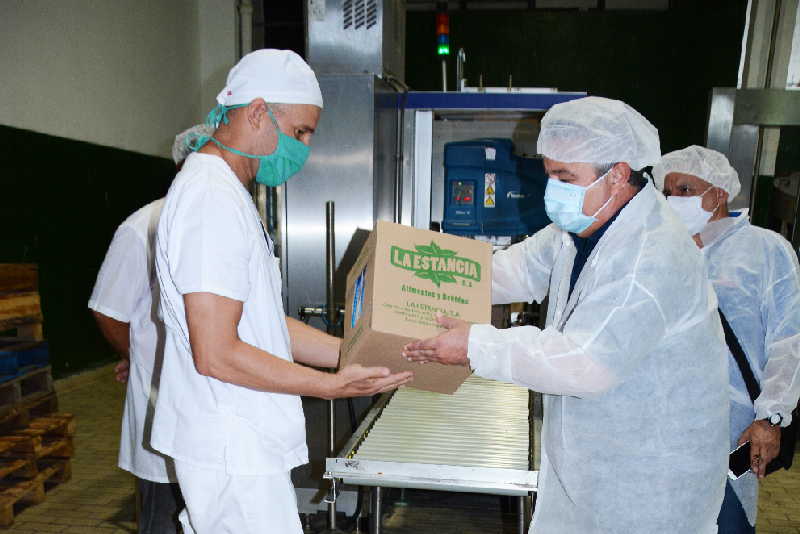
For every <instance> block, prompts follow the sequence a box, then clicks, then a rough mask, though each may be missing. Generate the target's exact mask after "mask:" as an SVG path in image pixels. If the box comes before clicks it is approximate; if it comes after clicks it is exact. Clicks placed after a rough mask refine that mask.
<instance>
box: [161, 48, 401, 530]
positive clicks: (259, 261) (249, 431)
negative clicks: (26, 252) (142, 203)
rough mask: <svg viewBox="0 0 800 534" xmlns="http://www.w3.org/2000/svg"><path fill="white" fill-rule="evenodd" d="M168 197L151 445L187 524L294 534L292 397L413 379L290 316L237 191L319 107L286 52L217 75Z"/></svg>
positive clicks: (311, 80)
mask: <svg viewBox="0 0 800 534" xmlns="http://www.w3.org/2000/svg"><path fill="white" fill-rule="evenodd" d="M217 103H218V105H217V107H216V108H214V110H212V112H211V113H210V114H209V121H208V122H209V123H211V124H212V125H213V126H215V128H216V130H215V132H214V134H213V136H210V137H209V136H201V137H198V138H197V139H195V140H194V141H193V142H192V146H193V147H194V148H195V149H197V152H196V153H194V154H191V155H190V156H189V157H188V158H186V162H185V164H184V166H183V169H182V170H181V172H180V173H179V174H178V175H177V176H176V177H175V180H174V181H173V183H172V187H171V188H170V190H169V193H168V194H167V198H166V201H165V203H164V208H163V210H162V214H161V221H160V223H159V227H158V237H157V243H156V270H157V273H158V281H159V286H160V288H161V304H160V309H161V313H162V316H163V319H164V324H165V326H166V330H167V338H166V346H165V349H164V366H163V369H162V372H161V383H160V390H159V395H158V400H157V403H156V410H155V417H154V421H153V433H152V438H151V445H152V446H153V448H155V449H156V450H158V451H160V452H162V453H164V454H166V455H168V456H170V457H171V458H172V459H173V460H174V462H175V471H176V474H177V477H178V482H179V484H180V487H181V491H182V493H183V497H184V499H185V501H186V508H185V509H184V510H183V511H182V512H181V514H180V521H181V524H182V526H183V529H184V532H185V533H187V534H189V533H199V534H223V533H236V534H255V533H258V534H264V533H275V534H299V533H301V532H302V528H301V526H300V521H299V518H298V512H297V503H296V499H295V493H294V488H293V487H292V484H291V480H290V478H289V471H290V470H291V469H292V468H293V467H295V466H298V465H301V464H303V463H306V462H307V461H308V449H307V447H306V442H305V438H306V436H305V420H304V417H303V410H302V405H301V402H300V395H311V396H316V397H322V398H327V399H331V398H337V397H346V396H360V395H372V394H374V393H378V392H381V391H386V390H389V389H392V388H395V387H398V386H399V385H402V384H403V383H405V382H407V381H408V380H409V379H410V378H411V374H410V373H403V374H396V375H392V374H390V372H389V370H388V369H385V368H364V367H361V366H357V365H355V366H347V367H344V368H343V369H341V370H339V372H338V373H335V374H332V373H326V372H322V371H318V370H315V369H313V368H311V367H307V366H304V365H299V364H297V363H294V362H295V361H296V362H301V363H304V364H307V365H311V366H314V367H336V366H337V364H338V357H339V342H340V340H339V339H338V338H335V337H332V336H328V335H327V334H324V333H322V332H320V331H319V330H316V329H314V328H311V327H309V326H306V325H305V324H303V323H301V322H299V321H296V320H293V319H291V318H288V317H286V316H285V314H284V310H283V303H282V299H281V277H280V270H279V268H278V264H277V262H276V259H275V257H274V256H273V245H272V241H271V239H270V238H269V236H268V235H267V233H266V232H265V230H264V227H263V226H262V224H261V221H260V219H259V216H258V213H257V211H256V208H255V205H254V204H253V201H252V198H251V197H250V194H249V193H248V187H249V186H250V185H251V184H252V182H253V180H254V179H255V180H257V181H258V182H259V183H263V184H266V185H268V186H277V185H279V184H281V183H283V182H285V181H286V180H287V179H288V178H289V177H291V176H292V175H293V174H294V173H296V172H297V171H298V170H299V169H300V168H301V167H302V166H303V164H304V163H305V160H306V158H307V157H308V154H309V144H310V141H311V136H312V134H313V133H314V128H315V127H316V124H317V121H318V119H319V115H320V111H321V109H322V95H321V93H320V90H319V85H318V84H317V80H316V77H315V76H314V73H313V72H312V71H311V69H310V68H309V67H308V65H306V63H305V62H304V61H303V60H302V59H301V58H300V57H299V56H298V55H297V54H295V53H294V52H291V51H286V50H257V51H255V52H252V53H250V54H248V55H246V56H245V57H243V58H242V59H241V60H240V61H239V63H238V64H237V65H236V66H234V67H233V69H231V71H230V73H229V74H228V79H227V83H226V86H225V87H224V88H223V90H222V91H221V92H220V93H219V95H218V96H217Z"/></svg>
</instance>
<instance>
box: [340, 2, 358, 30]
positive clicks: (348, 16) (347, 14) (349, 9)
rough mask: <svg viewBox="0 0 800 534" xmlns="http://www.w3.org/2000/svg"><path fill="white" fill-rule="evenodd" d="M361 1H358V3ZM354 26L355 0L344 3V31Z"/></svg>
mask: <svg viewBox="0 0 800 534" xmlns="http://www.w3.org/2000/svg"><path fill="white" fill-rule="evenodd" d="M358 1H359V0H356V2H358ZM352 26H353V0H344V2H342V29H344V30H347V29H349V28H350V27H352Z"/></svg>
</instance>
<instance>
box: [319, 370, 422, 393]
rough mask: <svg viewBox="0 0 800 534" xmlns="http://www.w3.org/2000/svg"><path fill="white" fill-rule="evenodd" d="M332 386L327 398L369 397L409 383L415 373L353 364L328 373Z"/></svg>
mask: <svg viewBox="0 0 800 534" xmlns="http://www.w3.org/2000/svg"><path fill="white" fill-rule="evenodd" d="M326 378H328V380H329V382H330V387H329V388H328V390H327V393H326V394H325V395H323V397H324V398H326V399H340V398H345V397H368V396H370V395H375V394H377V393H383V392H385V391H390V390H392V389H397V388H399V387H400V386H403V385H405V384H407V383H409V382H410V381H411V380H412V379H413V378H414V373H412V372H411V371H405V372H402V373H394V374H392V372H391V371H390V370H389V369H388V368H386V367H363V366H361V365H359V364H357V363H356V364H352V365H348V366H346V367H343V368H342V369H340V370H339V372H337V373H336V374H330V375H327V377H326Z"/></svg>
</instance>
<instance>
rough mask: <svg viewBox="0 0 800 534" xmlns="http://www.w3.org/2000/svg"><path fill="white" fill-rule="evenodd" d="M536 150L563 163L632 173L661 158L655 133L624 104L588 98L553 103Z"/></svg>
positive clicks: (650, 125)
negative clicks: (625, 168) (623, 166)
mask: <svg viewBox="0 0 800 534" xmlns="http://www.w3.org/2000/svg"><path fill="white" fill-rule="evenodd" d="M536 146H537V150H538V152H539V153H540V154H542V155H543V156H545V157H546V158H550V159H554V160H556V161H561V162H564V163H594V164H602V163H620V162H626V163H627V164H628V165H630V167H631V169H633V170H641V169H643V168H644V167H649V166H651V165H655V164H656V163H657V162H658V160H659V159H660V158H661V145H660V144H659V141H658V130H656V128H655V126H653V125H652V124H650V121H648V120H647V119H645V118H644V117H643V116H642V115H641V114H640V113H639V112H638V111H636V110H635V109H633V108H632V107H630V106H629V105H628V104H626V103H625V102H621V101H619V100H611V99H609V98H602V97H599V96H587V97H585V98H579V99H577V100H570V101H568V102H563V103H561V104H556V105H555V106H553V107H552V108H550V110H549V111H548V112H547V113H545V115H544V118H543V119H542V124H541V131H540V132H539V140H538V142H537V144H536Z"/></svg>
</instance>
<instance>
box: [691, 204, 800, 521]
mask: <svg viewBox="0 0 800 534" xmlns="http://www.w3.org/2000/svg"><path fill="white" fill-rule="evenodd" d="M722 225H724V226H726V227H727V228H726V229H725V230H722V233H721V234H719V235H718V237H716V239H714V240H713V241H709V242H708V243H706V241H705V240H704V247H703V249H702V250H703V254H704V255H705V258H706V265H707V267H708V276H709V279H710V280H711V283H712V284H713V285H714V290H715V291H716V293H717V298H718V299H719V306H720V309H721V310H722V312H723V313H724V314H725V317H726V318H727V319H728V322H729V323H730V325H731V328H732V329H733V331H734V333H735V334H736V337H737V338H738V340H739V344H740V345H741V346H742V350H744V352H745V354H746V355H747V359H748V362H749V363H750V368H751V369H752V370H753V374H754V375H755V377H756V380H758V382H759V383H760V384H761V395H760V396H759V397H758V398H757V399H756V403H755V411H754V409H753V403H752V402H751V400H750V396H749V395H748V393H747V388H746V386H745V384H744V380H743V379H742V374H741V372H740V371H739V367H738V366H737V365H736V361H735V360H734V359H733V356H732V355H731V356H729V362H728V368H729V369H728V372H729V375H730V410H731V415H730V418H731V433H730V444H729V446H730V448H731V450H733V449H734V448H735V447H736V445H737V441H738V440H739V437H740V436H741V435H742V432H744V430H745V429H746V428H747V427H748V426H750V425H751V424H752V423H753V420H754V419H764V418H767V417H769V416H770V415H772V414H774V413H780V414H781V415H783V416H784V418H785V419H784V421H783V423H782V424H783V425H788V424H789V423H790V422H791V412H792V410H793V409H794V407H795V406H797V398H798V396H800V272H799V271H800V269H799V268H798V262H797V256H796V255H795V253H794V250H792V246H791V245H790V244H789V242H788V241H786V240H785V239H783V238H782V237H781V236H780V235H778V234H776V233H775V232H772V231H770V230H766V229H764V228H759V227H757V226H752V225H751V224H750V222H749V221H748V218H747V213H746V212H744V213H742V214H740V215H739V216H738V217H730V218H726V219H723V220H720V221H715V222H713V223H712V224H711V225H709V229H710V230H713V229H714V227H717V226H722ZM704 233H705V232H704ZM703 235H704V234H701V239H702V238H703ZM730 483H731V486H733V490H734V492H735V493H736V496H737V497H739V501H740V502H741V503H742V508H744V511H745V513H746V514H747V519H748V520H749V522H750V524H751V525H755V523H756V508H757V504H758V479H757V478H756V477H755V475H754V474H753V473H747V474H746V475H744V476H743V477H741V478H739V479H738V480H732V481H731V482H730Z"/></svg>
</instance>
